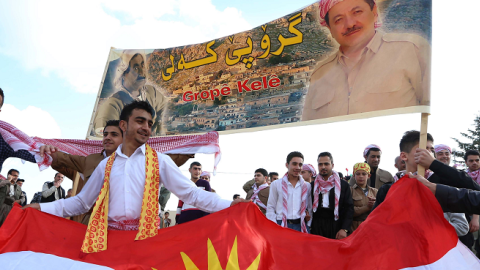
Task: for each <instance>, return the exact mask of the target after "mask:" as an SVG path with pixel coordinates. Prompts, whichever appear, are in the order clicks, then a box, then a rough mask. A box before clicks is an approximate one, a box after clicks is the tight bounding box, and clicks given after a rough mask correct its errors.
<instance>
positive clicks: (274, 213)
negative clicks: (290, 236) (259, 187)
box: [267, 152, 312, 233]
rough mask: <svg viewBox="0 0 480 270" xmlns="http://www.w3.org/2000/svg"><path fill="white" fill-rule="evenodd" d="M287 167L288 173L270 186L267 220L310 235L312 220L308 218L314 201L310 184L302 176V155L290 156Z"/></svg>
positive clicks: (294, 154)
mask: <svg viewBox="0 0 480 270" xmlns="http://www.w3.org/2000/svg"><path fill="white" fill-rule="evenodd" d="M285 167H287V169H288V171H287V173H286V174H285V175H284V176H283V177H282V178H281V179H278V180H277V181H273V182H272V184H271V185H270V194H269V196H268V204H267V218H268V219H269V220H271V221H273V222H276V223H277V224H278V225H280V226H282V227H285V228H287V227H288V228H290V229H293V230H296V231H299V232H303V233H309V225H310V224H311V219H309V218H308V216H311V213H312V200H311V198H310V184H309V183H307V182H305V180H303V177H302V175H301V174H300V172H301V171H302V167H303V155H302V153H300V152H291V153H290V154H288V156H287V163H286V164H285Z"/></svg>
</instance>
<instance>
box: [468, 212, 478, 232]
mask: <svg viewBox="0 0 480 270" xmlns="http://www.w3.org/2000/svg"><path fill="white" fill-rule="evenodd" d="M469 225H470V232H471V233H474V232H476V231H478V228H479V225H478V216H477V215H473V218H472V220H470V224H469Z"/></svg>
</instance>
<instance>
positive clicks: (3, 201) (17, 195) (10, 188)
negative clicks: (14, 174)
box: [0, 180, 24, 226]
mask: <svg viewBox="0 0 480 270" xmlns="http://www.w3.org/2000/svg"><path fill="white" fill-rule="evenodd" d="M22 199H24V195H23V193H22V189H21V188H20V186H18V185H17V184H13V185H12V183H10V181H8V180H0V226H2V224H3V222H5V219H6V218H7V216H8V214H9V213H10V210H12V206H13V204H14V202H15V201H16V200H20V201H21V200H22Z"/></svg>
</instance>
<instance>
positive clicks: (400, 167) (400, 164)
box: [395, 157, 406, 171]
mask: <svg viewBox="0 0 480 270" xmlns="http://www.w3.org/2000/svg"><path fill="white" fill-rule="evenodd" d="M405 167H406V165H405V161H403V160H402V159H401V158H400V157H398V158H396V159H395V168H397V169H398V170H399V171H404V170H405Z"/></svg>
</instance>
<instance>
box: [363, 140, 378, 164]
mask: <svg viewBox="0 0 480 270" xmlns="http://www.w3.org/2000/svg"><path fill="white" fill-rule="evenodd" d="M381 155H382V150H381V149H380V146H378V145H376V144H370V145H369V146H367V147H366V148H365V150H363V157H364V158H365V162H367V163H368V165H369V166H370V168H372V170H376V169H377V168H378V165H380V157H381Z"/></svg>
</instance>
